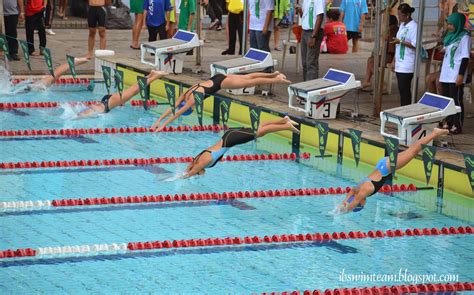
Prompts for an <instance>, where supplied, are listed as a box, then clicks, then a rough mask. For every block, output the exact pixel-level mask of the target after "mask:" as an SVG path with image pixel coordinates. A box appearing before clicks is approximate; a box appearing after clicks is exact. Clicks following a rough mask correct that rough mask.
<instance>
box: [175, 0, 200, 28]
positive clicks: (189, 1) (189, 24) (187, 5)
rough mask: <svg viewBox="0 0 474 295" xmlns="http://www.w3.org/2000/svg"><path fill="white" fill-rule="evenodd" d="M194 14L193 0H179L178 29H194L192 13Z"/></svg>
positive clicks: (194, 4) (194, 5) (194, 3)
mask: <svg viewBox="0 0 474 295" xmlns="http://www.w3.org/2000/svg"><path fill="white" fill-rule="evenodd" d="M195 14H196V1H195V0H181V4H180V6H179V22H178V29H180V30H185V31H194V15H195Z"/></svg>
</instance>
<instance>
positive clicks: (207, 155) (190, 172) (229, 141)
mask: <svg viewBox="0 0 474 295" xmlns="http://www.w3.org/2000/svg"><path fill="white" fill-rule="evenodd" d="M296 125H298V123H296V122H295V121H293V120H291V119H290V118H289V117H288V116H286V117H284V118H281V119H278V120H272V121H268V122H265V123H261V124H260V126H259V127H258V129H257V132H254V131H253V130H252V129H251V128H234V129H229V130H227V131H226V132H225V133H224V135H223V136H222V138H221V139H220V140H219V141H218V142H217V143H216V144H215V145H213V146H211V147H209V148H207V149H205V150H203V151H202V152H200V153H199V154H198V155H197V156H196V157H195V158H194V159H193V161H192V162H191V163H190V164H189V165H188V167H187V168H186V172H185V174H184V175H183V176H182V178H188V177H191V176H194V175H196V174H199V175H203V174H204V173H205V171H206V170H205V168H211V167H214V166H215V165H216V164H217V162H218V161H219V160H220V159H221V158H222V157H223V156H224V154H225V153H226V152H227V151H228V150H229V149H230V148H231V147H233V146H236V145H239V144H244V143H247V142H249V141H252V140H254V139H255V138H258V137H262V136H265V135H266V134H268V133H272V132H278V131H282V130H289V131H292V132H295V133H299V132H300V131H299V130H298V129H297V128H296V127H295V126H296Z"/></svg>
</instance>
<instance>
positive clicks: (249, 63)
mask: <svg viewBox="0 0 474 295" xmlns="http://www.w3.org/2000/svg"><path fill="white" fill-rule="evenodd" d="M273 68H274V61H273V59H272V55H271V53H270V52H266V51H263V50H258V49H254V48H250V49H249V51H247V53H246V54H245V55H244V57H240V58H234V59H229V60H225V61H220V62H216V63H212V64H211V75H212V76H214V75H215V74H217V73H221V74H225V75H227V74H248V73H255V72H263V71H265V70H268V69H272V70H273ZM227 92H228V93H232V94H235V95H242V94H249V95H252V94H254V93H255V87H251V88H241V89H228V90H227Z"/></svg>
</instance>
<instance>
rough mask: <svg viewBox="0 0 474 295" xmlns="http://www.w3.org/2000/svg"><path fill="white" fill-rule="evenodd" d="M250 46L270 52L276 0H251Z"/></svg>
mask: <svg viewBox="0 0 474 295" xmlns="http://www.w3.org/2000/svg"><path fill="white" fill-rule="evenodd" d="M248 4H249V11H250V25H249V28H250V47H252V48H256V49H260V50H264V51H268V52H270V35H271V34H272V29H273V10H274V9H275V1H274V0H249V2H248Z"/></svg>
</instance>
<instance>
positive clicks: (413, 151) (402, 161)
mask: <svg viewBox="0 0 474 295" xmlns="http://www.w3.org/2000/svg"><path fill="white" fill-rule="evenodd" d="M448 133H449V131H448V130H446V129H440V128H435V129H434V130H433V132H432V133H430V134H429V135H427V136H425V137H423V138H420V139H419V140H418V141H417V142H415V143H414V144H412V145H411V146H410V147H409V148H408V149H406V150H404V151H403V152H401V153H399V154H398V156H397V170H398V169H401V168H403V167H404V166H405V165H406V164H408V163H409V162H410V161H411V160H412V159H413V158H415V157H416V155H417V154H418V153H419V152H420V151H421V145H422V144H428V143H429V142H430V141H432V140H433V139H435V138H436V137H438V136H442V135H447V134H448ZM387 161H389V160H388V159H387ZM387 164H389V163H387ZM388 167H390V165H388Z"/></svg>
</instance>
